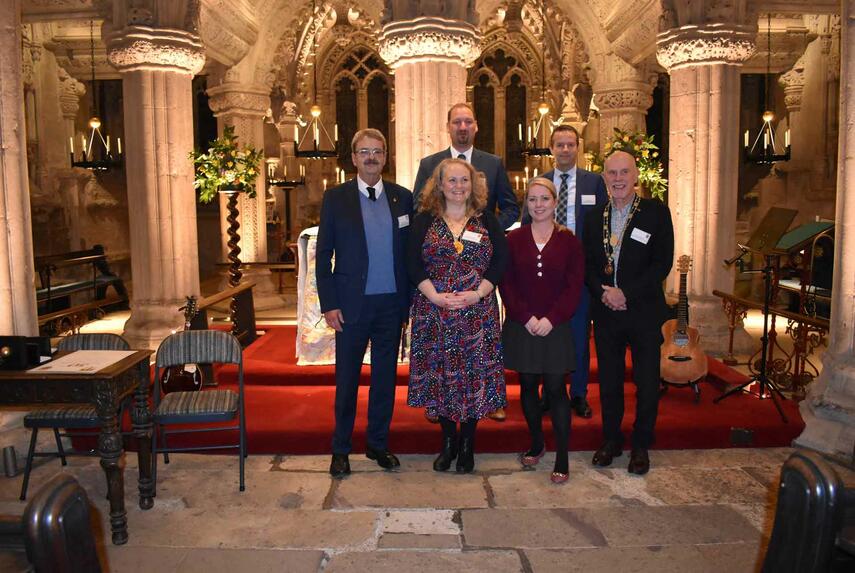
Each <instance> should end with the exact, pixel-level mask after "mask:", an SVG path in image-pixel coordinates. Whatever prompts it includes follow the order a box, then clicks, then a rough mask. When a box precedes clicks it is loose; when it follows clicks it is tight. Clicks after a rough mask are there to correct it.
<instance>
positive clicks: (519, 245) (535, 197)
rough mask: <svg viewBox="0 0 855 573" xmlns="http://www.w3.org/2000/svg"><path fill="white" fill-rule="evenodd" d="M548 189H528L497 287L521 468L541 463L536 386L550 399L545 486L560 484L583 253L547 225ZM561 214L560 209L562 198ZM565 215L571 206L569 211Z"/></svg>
mask: <svg viewBox="0 0 855 573" xmlns="http://www.w3.org/2000/svg"><path fill="white" fill-rule="evenodd" d="M557 203H558V197H557V193H556V191H555V185H553V183H552V181H550V180H549V179H544V178H543V177H536V178H534V179H532V180H531V181H530V182H529V184H528V190H527V192H526V200H525V208H526V209H528V212H529V213H530V214H531V224H530V225H523V226H522V227H520V228H519V229H516V230H514V231H511V232H510V233H509V234H508V248H509V255H510V256H509V259H508V267H507V271H506V272H505V276H504V279H503V281H502V283H501V285H500V289H501V291H500V292H501V295H502V301H503V302H504V304H505V307H506V310H507V312H506V319H505V324H504V326H503V329H502V346H503V347H504V349H505V367H506V368H510V369H512V370H516V371H517V372H518V373H519V379H520V391H521V401H522V407H523V413H524V414H525V419H526V422H527V423H528V429H529V432H530V434H531V448H529V450H528V451H527V452H525V453H523V454H521V456H520V461H521V462H522V464H523V466H524V467H529V468H530V467H534V466H536V465H537V463H538V462H539V461H540V458H541V457H543V454H544V453H545V451H546V447H545V444H544V439H543V428H542V416H543V413H542V410H541V407H540V399H539V398H538V388H539V385H540V380H541V379H542V380H543V386H544V392H546V393H547V394H548V396H549V404H550V407H549V408H550V413H551V416H552V427H553V430H554V432H555V449H556V454H555V467H554V469H553V472H552V475H551V476H550V479H551V480H552V482H553V483H556V484H561V483H564V482H566V481H567V476H568V459H567V450H568V445H569V438H570V399H569V397H568V396H567V386H566V377H567V374H568V373H570V372H572V371H573V370H574V369H575V368H576V364H575V358H574V357H575V352H574V349H573V336H572V332H571V330H570V319H571V317H572V316H573V313H574V312H575V310H576V306H577V305H578V303H579V296H580V293H581V291H582V282H583V279H584V260H583V255H582V246H581V243H580V242H579V240H578V239H577V238H576V237H575V236H574V235H573V232H572V231H570V230H569V229H567V228H565V227H562V226H560V225H558V224H556V223H555V222H554V219H555V210H556V206H557ZM562 207H563V208H564V209H566V208H567V200H566V199H565V200H564V202H563V205H562ZM571 208H572V207H571Z"/></svg>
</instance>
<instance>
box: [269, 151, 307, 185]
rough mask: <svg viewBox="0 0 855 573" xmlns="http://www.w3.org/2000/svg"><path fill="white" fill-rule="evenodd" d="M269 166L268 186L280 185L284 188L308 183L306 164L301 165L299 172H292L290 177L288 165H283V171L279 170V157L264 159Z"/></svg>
mask: <svg viewBox="0 0 855 573" xmlns="http://www.w3.org/2000/svg"><path fill="white" fill-rule="evenodd" d="M264 163H265V165H266V166H267V179H266V181H267V187H268V189H270V188H271V187H280V188H282V189H289V190H290V189H295V188H297V187H299V186H300V185H305V183H306V166H305V165H300V166H299V167H298V169H297V173H293V172H292V173H291V178H290V179H289V178H288V166H287V165H283V166H282V172H281V173H280V172H279V158H278V157H268V158H267V159H265V160H264Z"/></svg>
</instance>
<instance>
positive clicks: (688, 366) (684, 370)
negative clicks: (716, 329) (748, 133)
mask: <svg viewBox="0 0 855 573" xmlns="http://www.w3.org/2000/svg"><path fill="white" fill-rule="evenodd" d="M691 266H692V257H690V256H689V255H683V256H681V257H680V258H679V259H678V260H677V272H679V273H680V298H679V300H678V302H677V318H676V319H674V318H672V319H671V320H669V321H667V322H666V323H665V324H663V325H662V336H663V337H664V338H665V342H663V343H662V349H661V351H660V354H659V356H660V358H659V369H660V375H661V377H662V380H664V381H665V382H667V383H669V384H677V385H684V384H689V385H691V386H692V388H693V389H694V390H695V393H696V394H697V393H698V389H697V386H696V384H697V381H698V380H700V379H701V378H703V377H704V376H706V375H707V357H706V354H704V351H703V350H702V349H701V346H700V344H699V342H698V340H699V338H700V337H699V335H698V330H697V329H696V328H692V327H691V326H689V297H688V296H687V295H686V275H687V274H688V272H689V269H690V268H691Z"/></svg>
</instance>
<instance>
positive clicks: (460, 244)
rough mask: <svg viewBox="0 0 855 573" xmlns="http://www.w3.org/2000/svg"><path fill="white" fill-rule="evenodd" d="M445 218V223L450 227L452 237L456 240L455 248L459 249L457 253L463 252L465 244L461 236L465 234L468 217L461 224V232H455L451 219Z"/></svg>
mask: <svg viewBox="0 0 855 573" xmlns="http://www.w3.org/2000/svg"><path fill="white" fill-rule="evenodd" d="M444 220H445V225H446V226H447V227H448V231H449V232H450V233H451V239H452V241H453V242H454V250H455V251H457V254H458V255H459V254H460V253H462V252H463V248H464V245H463V241H462V240H461V237H462V236H463V233H464V231H465V230H466V223H467V222H468V219H467V220H464V221H463V224H462V225H461V226H460V231H459V232H455V230H454V229H453V228H452V224H451V221H450V220H448V219H447V218H444Z"/></svg>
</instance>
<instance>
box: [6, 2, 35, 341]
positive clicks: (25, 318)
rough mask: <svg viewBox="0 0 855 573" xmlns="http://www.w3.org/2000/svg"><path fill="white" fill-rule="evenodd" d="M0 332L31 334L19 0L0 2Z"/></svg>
mask: <svg viewBox="0 0 855 573" xmlns="http://www.w3.org/2000/svg"><path fill="white" fill-rule="evenodd" d="M0 22H2V24H0V32H2V33H0V117H2V118H3V121H2V122H0V159H2V161H0V219H2V220H3V222H4V232H3V233H0V258H2V260H3V261H4V263H3V264H2V265H0V334H4V335H19V336H35V335H36V334H37V333H38V321H37V320H36V293H35V289H34V288H33V285H34V284H35V274H34V272H33V229H32V218H31V214H30V185H29V181H28V179H27V146H26V141H25V137H26V129H25V121H26V120H25V118H24V99H23V98H24V82H23V76H22V70H21V2H20V0H11V1H10V2H0Z"/></svg>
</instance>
